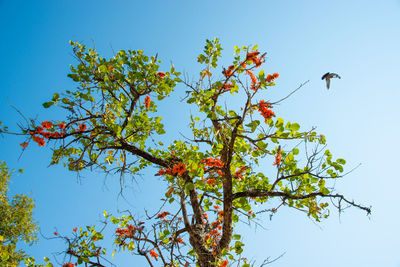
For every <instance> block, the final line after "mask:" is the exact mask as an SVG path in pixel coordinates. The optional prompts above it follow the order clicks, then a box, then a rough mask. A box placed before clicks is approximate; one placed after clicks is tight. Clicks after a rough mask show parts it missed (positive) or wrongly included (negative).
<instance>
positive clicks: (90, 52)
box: [23, 39, 371, 267]
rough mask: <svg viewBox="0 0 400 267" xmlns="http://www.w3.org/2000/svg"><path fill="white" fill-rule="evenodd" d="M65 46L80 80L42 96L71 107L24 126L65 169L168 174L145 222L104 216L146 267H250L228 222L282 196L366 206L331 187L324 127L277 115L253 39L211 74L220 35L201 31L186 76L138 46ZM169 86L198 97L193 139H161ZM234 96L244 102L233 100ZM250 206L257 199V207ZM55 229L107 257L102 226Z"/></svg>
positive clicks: (82, 255)
mask: <svg viewBox="0 0 400 267" xmlns="http://www.w3.org/2000/svg"><path fill="white" fill-rule="evenodd" d="M71 45H72V47H73V51H74V55H75V56H76V59H77V61H78V64H77V66H72V67H71V73H70V74H69V75H68V76H69V77H70V78H72V79H73V80H74V81H75V82H77V83H78V86H77V88H76V89H74V90H67V91H65V92H64V93H62V94H59V93H56V94H54V95H53V98H52V99H51V101H49V102H46V103H44V104H43V106H44V107H45V108H49V107H51V106H56V105H59V106H61V107H63V108H65V109H67V110H68V112H69V115H68V116H66V118H64V119H60V120H59V121H42V122H41V123H40V124H39V123H38V122H36V121H35V120H31V121H30V123H29V125H27V126H26V127H25V128H24V129H23V134H25V135H26V136H27V137H28V139H29V141H28V142H30V141H34V142H36V143H37V144H38V145H39V146H44V145H45V144H46V142H51V143H52V144H53V147H54V148H53V156H52V161H51V164H58V163H61V162H62V163H63V164H64V166H67V167H68V169H69V170H71V171H75V172H78V173H79V172H80V171H82V170H87V169H90V170H91V169H95V168H97V169H100V170H102V171H104V172H105V173H108V172H113V173H115V172H119V173H120V174H121V175H122V174H131V175H133V176H134V175H136V174H138V173H139V172H140V171H142V170H144V169H147V168H153V169H155V172H157V173H156V174H155V175H157V176H161V177H163V179H165V181H166V182H167V184H168V186H167V187H166V188H165V196H164V197H163V201H164V204H163V205H161V206H160V207H159V208H158V209H155V210H158V211H157V212H156V213H155V214H154V215H148V218H147V220H146V221H145V222H144V221H139V220H138V219H137V218H135V216H134V215H133V214H131V213H130V212H129V211H127V213H126V214H124V215H123V216H122V217H119V218H117V217H114V216H112V215H109V214H107V212H105V213H104V216H105V224H107V223H110V222H111V223H112V224H115V225H117V229H116V231H115V243H116V244H117V245H118V246H119V247H120V248H122V249H127V250H129V251H132V253H135V254H137V255H141V256H144V257H145V258H146V259H147V261H148V263H149V265H150V266H154V265H163V266H189V265H190V264H192V263H196V264H197V265H198V266H202V267H203V266H227V265H228V264H234V263H235V264H237V265H242V266H250V263H248V262H247V261H246V259H245V258H243V257H242V256H241V254H242V251H243V246H244V244H243V243H242V242H241V236H240V234H239V233H237V232H234V227H235V226H236V225H238V224H239V223H240V220H252V221H254V220H256V219H257V218H258V217H259V216H261V215H262V214H263V213H267V212H269V213H271V214H274V213H276V212H277V211H278V210H279V208H280V207H282V206H288V207H292V208H294V209H296V210H299V211H302V212H304V213H305V214H307V216H309V217H311V218H313V219H314V220H316V221H320V220H321V219H322V218H326V217H328V215H329V204H328V202H327V201H328V200H330V201H331V202H332V203H335V204H334V208H336V209H338V210H339V212H340V211H341V210H342V209H343V207H344V206H353V207H357V208H359V209H362V210H364V211H366V212H367V213H368V214H369V213H370V212H371V210H370V208H368V207H364V206H361V205H359V204H356V203H354V202H353V201H350V200H348V199H347V198H345V197H344V196H343V195H341V194H339V193H336V192H335V190H334V187H333V185H334V183H335V182H336V180H337V178H340V177H343V165H344V164H345V163H346V162H345V160H344V159H341V158H338V159H334V158H333V156H332V154H331V152H330V151H329V150H328V149H326V146H325V144H326V139H325V137H324V136H323V135H320V134H317V132H316V131H315V129H310V130H307V131H301V130H300V125H299V124H298V123H291V122H288V121H287V122H285V121H284V119H282V118H279V117H277V116H276V114H275V112H274V111H273V110H272V109H273V107H274V105H276V104H277V103H279V102H281V101H283V100H284V99H286V98H287V97H284V98H283V99H282V100H280V101H277V102H269V101H266V100H263V99H260V97H259V95H260V92H268V90H270V89H272V88H273V86H274V85H275V80H276V79H277V78H278V77H279V74H277V73H273V74H265V72H264V71H263V70H261V71H259V72H258V73H255V71H256V70H257V69H258V68H259V67H261V66H262V64H264V63H265V54H261V53H260V52H259V51H258V50H257V47H252V48H250V47H242V48H238V47H235V48H234V53H235V57H234V61H233V64H232V65H230V66H228V67H227V68H224V69H223V71H222V75H219V77H218V70H217V67H218V59H219V58H220V57H221V51H222V48H221V45H220V44H219V42H218V40H217V39H215V40H213V41H209V40H207V42H206V46H205V48H204V51H203V53H202V54H200V55H199V57H198V58H197V60H198V62H199V63H201V64H202V65H203V70H202V71H201V73H200V75H199V80H198V81H197V82H195V83H191V82H188V81H187V80H185V79H183V78H181V74H180V73H179V72H177V71H176V70H175V68H174V66H171V69H170V71H169V72H166V71H161V70H159V65H158V64H159V63H160V62H161V61H160V60H158V59H157V57H147V56H145V55H144V53H143V51H141V50H138V51H133V50H128V51H119V52H118V53H117V54H116V56H114V57H112V58H109V59H106V58H102V57H101V56H100V55H99V54H98V53H97V52H96V51H95V50H94V49H87V48H86V46H84V45H81V44H79V43H75V42H71ZM216 76H217V77H216ZM247 80H248V82H249V84H248V83H247V82H246V81H247ZM177 84H180V85H184V86H186V88H187V90H188V91H186V92H187V97H186V99H187V100H186V102H187V103H188V104H189V105H193V106H197V108H198V115H195V116H191V117H190V120H191V122H190V129H191V131H192V134H193V136H192V137H190V138H188V137H186V138H185V139H184V140H175V141H173V142H172V143H170V144H169V145H168V146H166V145H164V144H163V143H162V142H161V141H160V140H159V138H160V135H163V134H165V133H166V132H165V130H164V125H163V124H162V117H160V116H157V115H156V112H157V104H158V103H159V102H161V101H162V100H163V99H164V98H165V97H167V96H169V95H170V94H171V93H172V92H173V90H174V88H175V87H176V85H177ZM301 86H302V85H301ZM301 86H300V87H301ZM300 87H299V88H298V89H300ZM298 89H296V90H298ZM155 99H156V100H155ZM232 99H236V100H237V101H241V103H242V104H241V106H240V107H236V108H235V107H234V106H233V105H230V104H229V103H232ZM224 101H225V103H224ZM24 144H25V147H26V146H27V144H28V143H24ZM302 146H304V150H302V151H301V150H300V147H302ZM266 166H268V167H266ZM264 170H266V171H264ZM255 204H257V205H258V206H259V207H262V208H258V209H256V210H255V206H256V205H255ZM165 205H167V206H168V205H169V206H168V208H167V207H166V206H165ZM55 234H56V235H57V236H58V237H60V238H62V239H63V240H64V241H65V242H66V245H67V249H66V251H65V253H66V254H67V255H69V256H70V257H71V259H76V260H77V263H86V264H89V265H90V266H105V264H107V262H105V263H104V256H105V255H106V249H104V248H103V247H102V246H100V245H99V243H98V242H99V241H100V240H101V239H103V234H102V230H96V227H95V226H93V227H87V228H86V229H85V228H79V231H78V228H75V229H74V233H73V236H71V237H67V236H63V235H60V234H59V233H55ZM114 252H115V251H114ZM114 252H113V253H114ZM67 264H71V263H66V264H65V266H69V265H67Z"/></svg>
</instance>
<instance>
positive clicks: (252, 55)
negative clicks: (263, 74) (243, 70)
mask: <svg viewBox="0 0 400 267" xmlns="http://www.w3.org/2000/svg"><path fill="white" fill-rule="evenodd" d="M259 54H260V52H258V51H254V52H250V53H247V56H246V61H250V62H252V63H254V64H256V68H258V67H260V66H261V64H262V63H263V58H264V56H265V54H264V55H263V56H261V57H259V58H258V55H259Z"/></svg>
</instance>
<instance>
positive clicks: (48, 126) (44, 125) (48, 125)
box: [42, 121, 53, 129]
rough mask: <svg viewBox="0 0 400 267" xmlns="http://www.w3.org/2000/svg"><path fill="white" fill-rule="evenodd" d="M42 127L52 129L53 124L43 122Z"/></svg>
mask: <svg viewBox="0 0 400 267" xmlns="http://www.w3.org/2000/svg"><path fill="white" fill-rule="evenodd" d="M42 126H43V127H44V128H45V129H50V128H51V127H53V124H52V123H51V122H50V121H43V122H42Z"/></svg>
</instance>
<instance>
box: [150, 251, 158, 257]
mask: <svg viewBox="0 0 400 267" xmlns="http://www.w3.org/2000/svg"><path fill="white" fill-rule="evenodd" d="M150 256H151V257H153V258H156V260H157V258H158V254H157V252H155V250H154V249H152V250H150Z"/></svg>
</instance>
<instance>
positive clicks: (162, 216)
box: [157, 211, 170, 219]
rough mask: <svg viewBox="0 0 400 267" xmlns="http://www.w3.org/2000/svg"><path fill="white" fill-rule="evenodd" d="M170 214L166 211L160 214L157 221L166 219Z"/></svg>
mask: <svg viewBox="0 0 400 267" xmlns="http://www.w3.org/2000/svg"><path fill="white" fill-rule="evenodd" d="M168 214H170V213H169V212H168V211H164V212H161V213H160V214H158V215H157V218H158V219H164V218H165V217H167V215H168Z"/></svg>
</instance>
